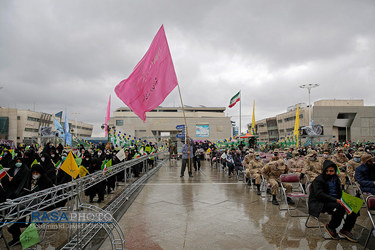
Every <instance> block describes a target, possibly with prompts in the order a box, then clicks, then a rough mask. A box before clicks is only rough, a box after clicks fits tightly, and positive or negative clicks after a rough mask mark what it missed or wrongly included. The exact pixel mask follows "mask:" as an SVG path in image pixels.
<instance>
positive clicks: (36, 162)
mask: <svg viewBox="0 0 375 250" xmlns="http://www.w3.org/2000/svg"><path fill="white" fill-rule="evenodd" d="M35 164H39V162H38V161H37V160H36V159H35V160H34V161H33V163H31V166H30V167H31V168H32V167H33V166H34V165H35Z"/></svg>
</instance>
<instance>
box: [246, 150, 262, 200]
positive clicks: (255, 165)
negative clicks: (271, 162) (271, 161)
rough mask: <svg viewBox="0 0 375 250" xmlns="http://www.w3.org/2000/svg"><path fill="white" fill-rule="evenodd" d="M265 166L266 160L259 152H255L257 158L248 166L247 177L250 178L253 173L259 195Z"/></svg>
mask: <svg viewBox="0 0 375 250" xmlns="http://www.w3.org/2000/svg"><path fill="white" fill-rule="evenodd" d="M263 167H264V162H263V161H262V160H261V159H260V155H259V153H255V159H253V160H251V161H250V162H249V164H248V165H247V166H246V178H250V174H251V176H252V177H253V178H254V179H255V185H256V187H257V195H260V182H261V174H262V169H263Z"/></svg>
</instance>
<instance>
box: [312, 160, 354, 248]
mask: <svg viewBox="0 0 375 250" xmlns="http://www.w3.org/2000/svg"><path fill="white" fill-rule="evenodd" d="M336 173H337V166H336V164H335V163H333V162H332V161H330V160H325V161H324V163H323V172H322V174H320V175H318V176H317V177H316V178H315V180H314V181H313V183H312V185H311V191H310V197H309V214H310V215H312V216H315V217H319V214H320V213H324V212H327V213H329V214H331V215H332V218H331V221H330V222H329V223H328V224H327V225H325V226H324V228H325V229H326V231H327V232H328V234H329V235H330V236H331V238H332V239H339V236H338V234H337V233H336V228H337V227H338V226H340V224H341V221H342V219H343V218H344V215H345V213H346V211H345V208H344V207H343V206H342V205H341V204H340V199H341V195H342V190H341V183H340V179H339V178H338V176H337V174H336ZM357 216H358V215H357V214H356V213H354V212H353V213H351V214H349V215H347V217H346V219H345V223H344V226H343V227H342V229H341V230H340V232H339V234H340V235H341V236H343V237H345V238H346V239H348V240H350V241H352V242H358V241H357V239H356V238H354V236H353V235H352V233H351V232H350V231H351V230H352V228H353V227H354V224H355V222H356V220H357Z"/></svg>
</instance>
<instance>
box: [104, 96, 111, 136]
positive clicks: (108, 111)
mask: <svg viewBox="0 0 375 250" xmlns="http://www.w3.org/2000/svg"><path fill="white" fill-rule="evenodd" d="M110 116H111V95H109V101H108V106H107V114H106V116H105V123H104V124H105V136H107V135H108V129H107V128H108V121H109V117H110Z"/></svg>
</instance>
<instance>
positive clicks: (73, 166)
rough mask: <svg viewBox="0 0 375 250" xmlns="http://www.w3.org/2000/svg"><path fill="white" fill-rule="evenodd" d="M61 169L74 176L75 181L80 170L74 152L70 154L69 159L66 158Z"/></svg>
mask: <svg viewBox="0 0 375 250" xmlns="http://www.w3.org/2000/svg"><path fill="white" fill-rule="evenodd" d="M60 169H62V170H63V171H64V172H65V173H67V174H68V175H70V176H72V177H73V178H74V179H75V178H77V175H78V173H79V170H78V166H77V163H76V161H75V160H74V157H73V154H72V151H70V152H69V154H68V157H66V159H65V161H64V163H63V164H62V165H61V167H60Z"/></svg>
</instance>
